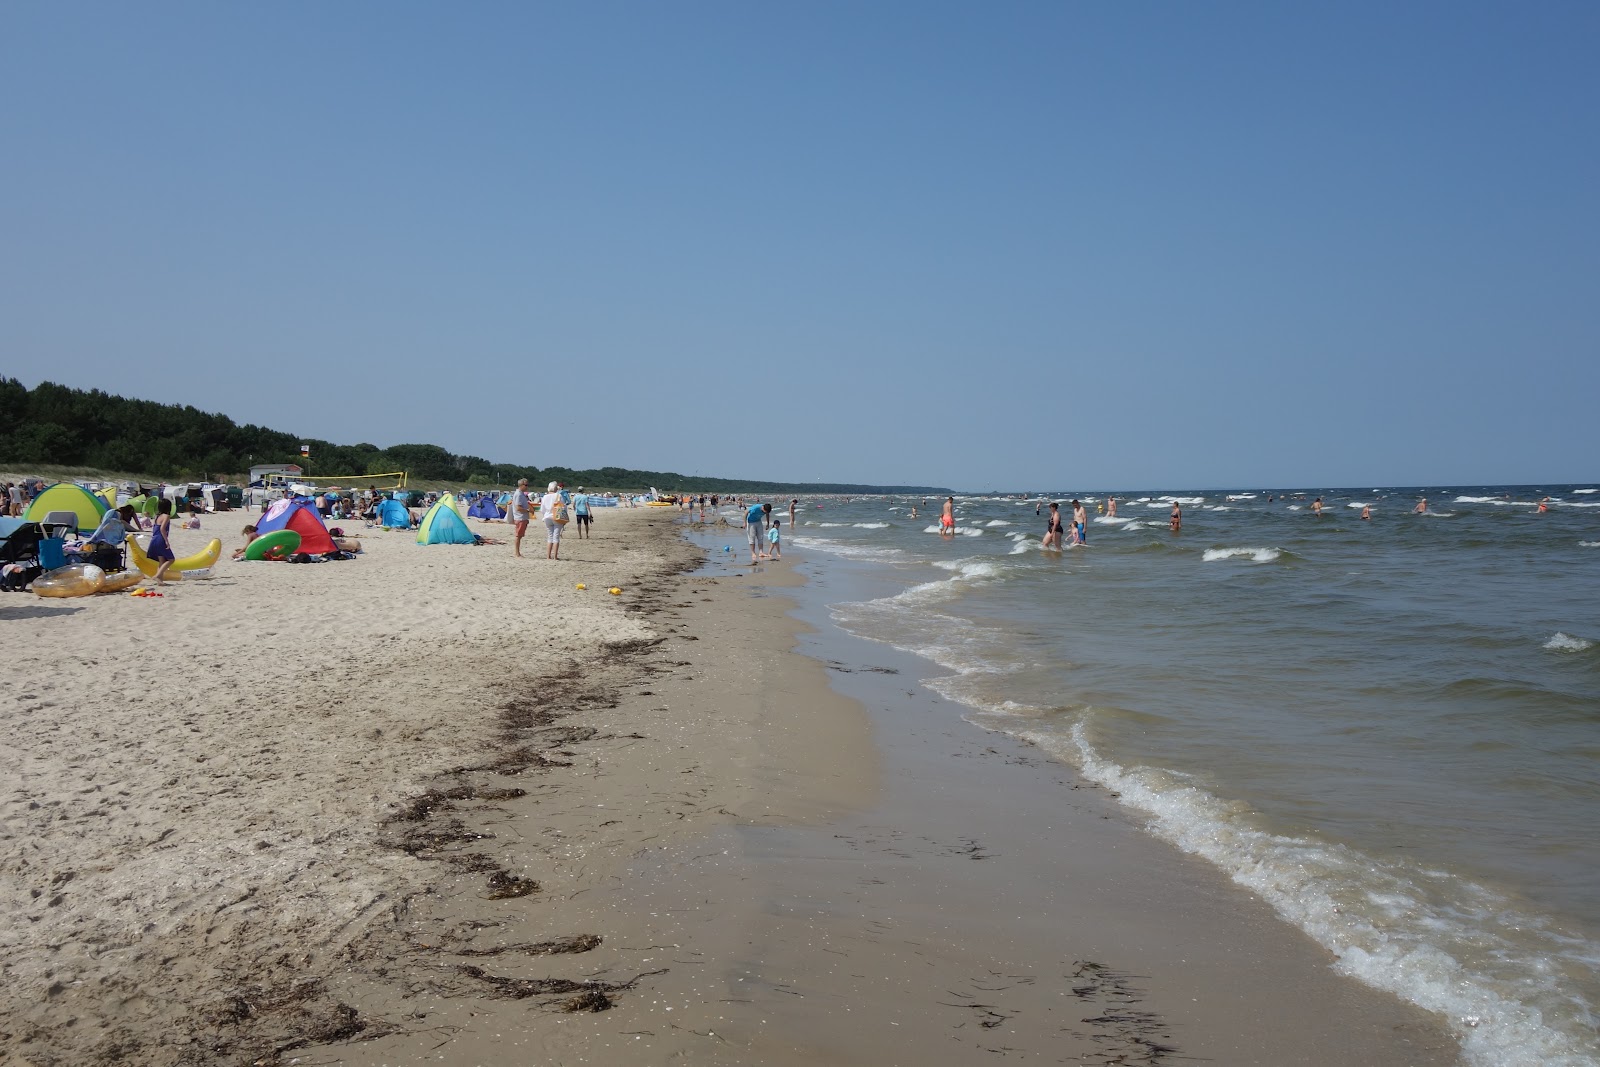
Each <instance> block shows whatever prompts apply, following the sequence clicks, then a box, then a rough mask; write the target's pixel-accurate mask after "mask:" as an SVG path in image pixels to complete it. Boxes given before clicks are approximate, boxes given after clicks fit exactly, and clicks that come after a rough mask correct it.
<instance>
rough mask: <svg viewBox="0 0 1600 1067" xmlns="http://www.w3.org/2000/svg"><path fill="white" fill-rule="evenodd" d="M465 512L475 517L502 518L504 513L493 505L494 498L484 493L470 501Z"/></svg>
mask: <svg viewBox="0 0 1600 1067" xmlns="http://www.w3.org/2000/svg"><path fill="white" fill-rule="evenodd" d="M467 514H468V515H471V516H472V517H473V518H475V519H503V518H505V517H506V513H505V512H503V511H501V510H500V509H499V508H498V507H496V506H495V502H494V498H493V497H491V496H489V495H487V494H485V495H483V496H480V497H479V498H478V499H476V500H474V501H473V502H472V507H470V508H469V509H467Z"/></svg>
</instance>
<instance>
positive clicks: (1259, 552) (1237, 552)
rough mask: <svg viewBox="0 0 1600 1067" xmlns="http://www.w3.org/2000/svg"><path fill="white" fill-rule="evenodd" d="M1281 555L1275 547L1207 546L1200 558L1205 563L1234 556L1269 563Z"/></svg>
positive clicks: (1280, 551) (1279, 550)
mask: <svg viewBox="0 0 1600 1067" xmlns="http://www.w3.org/2000/svg"><path fill="white" fill-rule="evenodd" d="M1281 555H1283V551H1282V550H1281V549H1277V548H1208V549H1206V550H1205V554H1204V555H1203V556H1201V557H1200V558H1201V559H1203V560H1205V561H1206V562H1207V563H1213V562H1215V561H1217V560H1219V559H1234V558H1242V559H1251V560H1254V561H1255V562H1257V563H1271V562H1272V561H1273V560H1275V559H1277V558H1278V557H1279V556H1281Z"/></svg>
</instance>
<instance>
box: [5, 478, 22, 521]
mask: <svg viewBox="0 0 1600 1067" xmlns="http://www.w3.org/2000/svg"><path fill="white" fill-rule="evenodd" d="M6 495H7V496H9V497H10V498H11V514H12V515H13V516H14V517H16V518H19V519H20V518H22V486H20V485H18V484H17V483H15V482H12V483H11V485H10V487H9V488H7V490H6Z"/></svg>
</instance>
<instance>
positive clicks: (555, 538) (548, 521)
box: [539, 482, 567, 559]
mask: <svg viewBox="0 0 1600 1067" xmlns="http://www.w3.org/2000/svg"><path fill="white" fill-rule="evenodd" d="M539 517H540V518H541V519H543V520H544V529H545V546H544V558H545V559H560V558H561V528H562V527H563V526H565V525H566V524H567V504H566V501H564V500H562V499H561V486H560V485H558V484H557V483H555V482H551V483H550V487H549V489H547V490H546V491H545V494H544V496H542V497H540V498H539Z"/></svg>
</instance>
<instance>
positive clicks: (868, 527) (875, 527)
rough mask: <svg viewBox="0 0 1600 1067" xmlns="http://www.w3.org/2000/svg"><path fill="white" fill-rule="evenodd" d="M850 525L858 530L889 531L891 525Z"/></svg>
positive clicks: (872, 523) (881, 523) (862, 523)
mask: <svg viewBox="0 0 1600 1067" xmlns="http://www.w3.org/2000/svg"><path fill="white" fill-rule="evenodd" d="M850 525H851V526H854V527H855V528H856V529H858V530H887V529H888V528H889V524H888V523H886V522H853V523H851V524H850Z"/></svg>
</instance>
